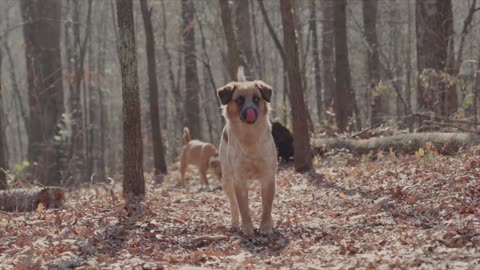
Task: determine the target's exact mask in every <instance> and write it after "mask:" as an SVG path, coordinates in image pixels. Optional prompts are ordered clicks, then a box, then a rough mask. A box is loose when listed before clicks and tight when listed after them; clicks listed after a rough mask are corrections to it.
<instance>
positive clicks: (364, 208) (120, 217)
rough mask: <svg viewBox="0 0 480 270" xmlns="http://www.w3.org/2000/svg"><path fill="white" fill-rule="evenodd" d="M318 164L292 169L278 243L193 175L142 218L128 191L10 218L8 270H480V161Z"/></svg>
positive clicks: (255, 195)
mask: <svg viewBox="0 0 480 270" xmlns="http://www.w3.org/2000/svg"><path fill="white" fill-rule="evenodd" d="M314 163H315V172H314V173H313V172H312V173H309V174H298V173H295V172H294V170H293V168H292V165H291V164H289V165H281V166H280V168H279V172H278V174H277V194H276V197H275V202H274V214H273V218H274V222H275V229H274V234H273V235H272V236H271V237H264V236H260V235H256V236H255V237H252V238H246V237H244V236H242V234H241V233H240V232H237V231H233V230H231V229H230V213H229V206H228V203H227V199H226V197H225V195H224V193H223V191H222V190H221V189H220V185H219V183H212V189H211V190H210V191H202V190H200V185H199V181H198V179H197V177H196V175H195V174H192V175H191V176H190V179H189V181H188V186H187V188H186V189H179V188H174V185H175V181H176V179H177V177H178V175H177V172H173V173H172V176H169V177H166V178H165V181H164V183H163V184H162V185H154V184H149V185H148V196H147V198H146V199H145V201H144V202H142V203H138V204H137V205H136V206H132V207H125V205H124V203H123V201H122V199H119V198H118V197H120V194H121V192H119V191H118V188H119V187H117V189H115V191H113V192H112V193H108V192H107V193H104V192H102V191H101V189H99V188H97V189H82V190H78V191H75V192H69V193H67V200H66V204H65V207H64V208H63V209H57V210H55V209H54V210H50V209H42V208H41V207H39V209H37V211H34V212H31V213H8V214H7V213H0V239H1V240H0V269H13V268H15V269H26V268H29V269H39V268H40V267H41V266H43V267H44V268H46V269H52V268H60V269H65V268H76V269H82V268H83V269H92V268H111V269H128V268H137V269H142V268H144V269H158V268H166V269H178V268H184V269H187V268H189V269H192V267H205V268H214V269H222V268H247V269H248V268H262V269H264V268H296V269H325V268H327V269H349V268H355V269H357V268H363V269H364V268H368V269H391V268H403V269H407V268H408V269H410V268H422V269H447V268H448V269H450V268H461V269H479V267H480V266H479V265H480V210H479V209H480V156H479V155H478V154H476V153H475V151H473V150H471V151H467V152H464V153H460V154H458V155H456V156H438V155H436V154H435V153H434V152H431V151H429V150H422V151H419V152H417V154H416V155H411V156H396V155H393V154H389V153H386V154H380V155H378V157H377V160H375V161H371V160H369V159H368V158H366V157H363V158H359V157H352V156H350V155H349V154H346V153H339V154H336V155H331V156H327V157H322V158H316V159H315V162H314ZM211 181H212V180H211ZM149 183H150V181H149ZM117 186H118V183H117ZM254 190H255V192H252V193H251V198H250V204H251V210H252V214H253V220H254V224H255V225H256V226H258V220H259V210H260V197H259V192H258V191H257V190H258V189H257V188H254ZM112 195H113V196H112Z"/></svg>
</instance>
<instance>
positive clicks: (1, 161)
mask: <svg viewBox="0 0 480 270" xmlns="http://www.w3.org/2000/svg"><path fill="white" fill-rule="evenodd" d="M1 70H2V52H1V51H0V74H1V73H2V72H1ZM7 166H8V162H7V156H6V137H5V127H4V124H3V98H2V81H1V78H0V190H3V189H7V187H8V185H7V173H6V170H7Z"/></svg>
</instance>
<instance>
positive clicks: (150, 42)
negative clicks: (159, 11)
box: [140, 0, 167, 175]
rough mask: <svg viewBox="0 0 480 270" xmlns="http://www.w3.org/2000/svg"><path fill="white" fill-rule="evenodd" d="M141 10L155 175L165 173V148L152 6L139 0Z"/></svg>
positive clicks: (145, 0) (143, 0)
mask: <svg viewBox="0 0 480 270" xmlns="http://www.w3.org/2000/svg"><path fill="white" fill-rule="evenodd" d="M140 7H141V10H142V17H143V25H144V28H145V39H146V51H147V69H148V88H149V94H150V97H149V102H150V114H151V116H150V120H151V125H152V140H153V163H154V168H155V175H157V174H166V173H167V164H166V162H165V148H164V146H163V139H162V130H161V129H160V111H159V108H158V102H159V99H158V83H157V65H156V61H155V60H156V57H155V37H154V34H153V27H152V8H149V7H148V3H147V0H140Z"/></svg>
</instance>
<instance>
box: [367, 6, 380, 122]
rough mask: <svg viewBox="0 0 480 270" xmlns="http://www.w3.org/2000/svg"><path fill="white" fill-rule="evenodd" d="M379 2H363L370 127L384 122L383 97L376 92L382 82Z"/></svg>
mask: <svg viewBox="0 0 480 270" xmlns="http://www.w3.org/2000/svg"><path fill="white" fill-rule="evenodd" d="M377 6H378V1H377V0H363V1H362V7H363V26H364V28H365V29H364V30H365V39H366V41H367V46H368V48H367V73H368V87H369V93H370V95H369V96H370V99H369V104H370V106H371V115H370V125H371V126H375V125H377V124H378V123H380V122H381V121H382V116H381V114H382V95H381V93H380V92H378V91H376V88H377V85H378V82H379V80H380V64H379V58H378V40H377Z"/></svg>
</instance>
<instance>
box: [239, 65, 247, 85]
mask: <svg viewBox="0 0 480 270" xmlns="http://www.w3.org/2000/svg"><path fill="white" fill-rule="evenodd" d="M237 80H238V81H239V82H246V81H247V78H246V77H245V67H244V66H238V69H237Z"/></svg>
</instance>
